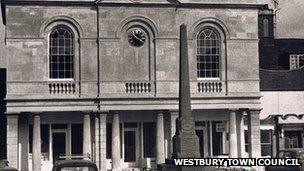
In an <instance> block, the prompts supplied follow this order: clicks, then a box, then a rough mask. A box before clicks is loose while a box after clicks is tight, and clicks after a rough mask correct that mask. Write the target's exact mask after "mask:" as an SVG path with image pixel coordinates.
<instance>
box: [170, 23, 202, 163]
mask: <svg viewBox="0 0 304 171" xmlns="http://www.w3.org/2000/svg"><path fill="white" fill-rule="evenodd" d="M188 61H189V59H188V43H187V26H186V25H185V24H182V25H181V26H180V76H179V117H178V119H177V124H176V125H177V127H176V134H175V136H174V140H173V142H174V145H173V147H174V150H173V158H198V157H200V154H199V142H198V137H197V135H196V133H195V122H194V119H193V117H192V115H191V100H190V80H189V64H188V63H189V62H188Z"/></svg>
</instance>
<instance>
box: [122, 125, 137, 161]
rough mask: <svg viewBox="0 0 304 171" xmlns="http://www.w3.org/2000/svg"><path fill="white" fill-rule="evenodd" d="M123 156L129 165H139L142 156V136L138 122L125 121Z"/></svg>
mask: <svg viewBox="0 0 304 171" xmlns="http://www.w3.org/2000/svg"><path fill="white" fill-rule="evenodd" d="M123 127H124V129H123V158H124V163H125V164H126V166H127V167H137V166H138V164H139V161H138V160H139V157H140V142H139V140H140V136H139V127H138V124H137V123H124V126H123Z"/></svg>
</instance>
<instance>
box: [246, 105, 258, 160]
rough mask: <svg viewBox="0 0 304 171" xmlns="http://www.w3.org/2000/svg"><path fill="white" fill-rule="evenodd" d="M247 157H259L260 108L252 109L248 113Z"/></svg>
mask: <svg viewBox="0 0 304 171" xmlns="http://www.w3.org/2000/svg"><path fill="white" fill-rule="evenodd" d="M248 142H249V157H251V158H259V157H261V140H260V110H257V109H253V110H250V111H249V114H248Z"/></svg>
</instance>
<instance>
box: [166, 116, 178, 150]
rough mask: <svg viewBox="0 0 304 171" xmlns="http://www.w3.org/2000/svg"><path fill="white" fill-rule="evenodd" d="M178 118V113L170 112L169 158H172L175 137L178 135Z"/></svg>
mask: <svg viewBox="0 0 304 171" xmlns="http://www.w3.org/2000/svg"><path fill="white" fill-rule="evenodd" d="M177 118H178V111H170V125H168V127H169V131H170V132H169V134H170V137H169V138H168V154H167V155H168V156H171V155H172V153H173V137H174V135H175V133H176V119H177Z"/></svg>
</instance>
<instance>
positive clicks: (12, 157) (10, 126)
mask: <svg viewBox="0 0 304 171" xmlns="http://www.w3.org/2000/svg"><path fill="white" fill-rule="evenodd" d="M6 118H7V131H6V136H7V140H6V141H7V142H6V145H7V160H8V161H9V165H10V166H12V167H15V168H18V158H19V157H18V154H19V150H18V115H17V114H16V115H15V114H14V115H12V114H6Z"/></svg>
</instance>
